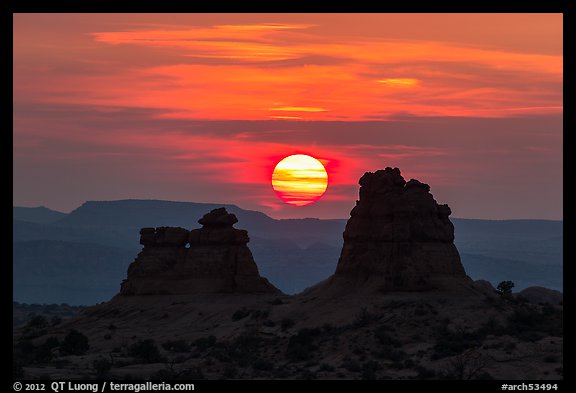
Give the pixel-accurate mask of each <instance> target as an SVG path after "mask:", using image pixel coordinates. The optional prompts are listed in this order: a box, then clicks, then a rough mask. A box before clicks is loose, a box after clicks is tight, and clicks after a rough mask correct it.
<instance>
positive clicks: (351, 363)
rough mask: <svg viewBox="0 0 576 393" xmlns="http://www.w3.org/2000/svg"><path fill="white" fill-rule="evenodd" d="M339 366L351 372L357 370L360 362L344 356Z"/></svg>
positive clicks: (359, 368)
mask: <svg viewBox="0 0 576 393" xmlns="http://www.w3.org/2000/svg"><path fill="white" fill-rule="evenodd" d="M340 367H342V368H344V369H346V370H347V371H350V372H352V373H356V372H359V371H360V370H361V369H362V368H361V367H360V363H358V362H357V361H356V360H354V359H352V358H350V357H348V356H346V357H345V358H344V359H342V364H341V365H340Z"/></svg>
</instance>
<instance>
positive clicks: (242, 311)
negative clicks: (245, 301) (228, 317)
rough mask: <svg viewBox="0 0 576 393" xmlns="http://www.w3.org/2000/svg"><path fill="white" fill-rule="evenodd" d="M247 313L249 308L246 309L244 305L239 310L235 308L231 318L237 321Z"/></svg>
mask: <svg viewBox="0 0 576 393" xmlns="http://www.w3.org/2000/svg"><path fill="white" fill-rule="evenodd" d="M248 315H250V310H248V309H247V308H246V307H242V308H241V309H240V310H236V311H235V312H234V314H232V320H233V321H239V320H241V319H243V318H246V317H247V316H248Z"/></svg>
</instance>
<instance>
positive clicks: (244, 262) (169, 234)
mask: <svg viewBox="0 0 576 393" xmlns="http://www.w3.org/2000/svg"><path fill="white" fill-rule="evenodd" d="M198 222H199V223H200V224H202V225H203V227H202V228H200V229H194V230H192V231H188V230H186V229H184V228H179V227H176V228H174V227H159V228H142V229H141V230H140V244H142V245H143V246H144V249H143V250H142V251H141V252H140V253H139V254H138V257H137V258H136V260H135V261H134V262H133V263H132V264H131V265H130V266H129V267H128V278H127V279H126V280H124V281H123V282H122V286H121V290H120V295H121V296H130V295H179V294H191V293H220V292H228V293H234V292H241V293H260V292H264V293H280V291H279V290H278V289H277V288H275V287H274V286H273V285H272V284H270V283H269V282H268V280H266V279H265V278H263V277H261V276H260V274H259V273H258V267H257V266H256V263H255V262H254V258H253V257H252V253H251V252H250V249H249V248H248V246H247V243H248V241H249V240H250V239H249V238H248V232H246V231H245V230H241V229H235V228H233V225H234V224H235V223H237V222H238V219H237V218H236V216H235V215H234V214H230V213H228V212H227V211H226V209H225V208H219V209H214V210H212V211H211V212H210V213H207V214H205V215H204V217H202V218H201V219H200V220H198Z"/></svg>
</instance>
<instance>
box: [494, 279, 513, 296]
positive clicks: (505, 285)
mask: <svg viewBox="0 0 576 393" xmlns="http://www.w3.org/2000/svg"><path fill="white" fill-rule="evenodd" d="M512 288H514V283H513V282H512V281H502V282H500V283H499V284H498V286H496V292H498V294H499V295H500V296H507V297H510V296H511V295H512Z"/></svg>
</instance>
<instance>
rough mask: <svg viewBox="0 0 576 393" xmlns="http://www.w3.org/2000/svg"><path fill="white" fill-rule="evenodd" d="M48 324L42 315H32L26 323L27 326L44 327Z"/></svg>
mask: <svg viewBox="0 0 576 393" xmlns="http://www.w3.org/2000/svg"><path fill="white" fill-rule="evenodd" d="M47 326H48V320H47V319H46V317H45V316H43V315H36V316H34V317H32V319H30V320H29V321H28V323H27V324H26V327H27V328H45V327H47Z"/></svg>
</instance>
